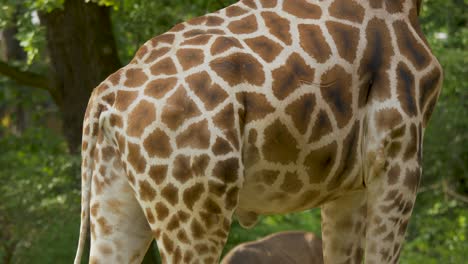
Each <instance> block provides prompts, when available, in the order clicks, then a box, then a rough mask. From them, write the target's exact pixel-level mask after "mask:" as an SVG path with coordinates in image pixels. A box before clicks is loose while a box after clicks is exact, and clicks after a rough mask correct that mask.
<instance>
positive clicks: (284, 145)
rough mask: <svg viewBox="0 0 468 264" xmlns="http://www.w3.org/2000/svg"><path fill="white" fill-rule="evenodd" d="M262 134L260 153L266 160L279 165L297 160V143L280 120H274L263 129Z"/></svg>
mask: <svg viewBox="0 0 468 264" xmlns="http://www.w3.org/2000/svg"><path fill="white" fill-rule="evenodd" d="M264 133H265V135H264V137H265V142H264V144H263V147H262V153H263V156H264V157H265V159H266V160H268V161H272V162H278V163H281V164H288V163H292V162H295V161H296V160H297V158H298V154H299V149H298V146H297V141H296V139H295V138H294V137H293V135H291V133H290V132H289V130H288V128H287V127H286V126H285V125H284V124H283V123H281V121H280V120H275V121H274V122H273V123H272V124H271V125H269V126H268V127H267V128H265V131H264Z"/></svg>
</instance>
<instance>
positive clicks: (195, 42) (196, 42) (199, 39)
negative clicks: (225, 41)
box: [180, 35, 213, 46]
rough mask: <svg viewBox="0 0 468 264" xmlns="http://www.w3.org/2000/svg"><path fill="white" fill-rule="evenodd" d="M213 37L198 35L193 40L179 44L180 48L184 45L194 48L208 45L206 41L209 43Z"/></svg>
mask: <svg viewBox="0 0 468 264" xmlns="http://www.w3.org/2000/svg"><path fill="white" fill-rule="evenodd" d="M212 36H213V35H198V36H196V37H194V38H191V39H186V40H184V41H183V42H182V43H180V45H181V46H186V45H194V46H199V45H200V46H202V45H206V44H208V41H210V39H211V37H212Z"/></svg>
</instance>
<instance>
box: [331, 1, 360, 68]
mask: <svg viewBox="0 0 468 264" xmlns="http://www.w3.org/2000/svg"><path fill="white" fill-rule="evenodd" d="M349 2H351V1H349ZM326 25H327V28H328V32H329V33H330V35H331V36H332V38H333V40H334V43H335V44H336V48H337V49H338V53H339V54H340V56H341V57H342V58H343V59H345V60H347V61H348V62H349V63H353V62H354V60H355V59H356V51H357V47H358V44H359V29H358V28H355V27H353V26H349V25H346V24H343V23H338V22H334V21H327V22H326Z"/></svg>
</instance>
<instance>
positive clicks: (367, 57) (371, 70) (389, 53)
mask: <svg viewBox="0 0 468 264" xmlns="http://www.w3.org/2000/svg"><path fill="white" fill-rule="evenodd" d="M366 36H367V46H366V49H365V51H364V56H363V58H362V60H361V65H360V66H359V70H358V72H359V75H360V79H361V80H363V79H366V78H369V77H368V76H369V75H370V76H371V81H372V88H371V94H370V96H371V97H372V98H375V99H379V100H384V99H387V98H389V97H390V95H391V94H390V85H389V83H390V81H389V76H388V73H387V72H388V69H389V67H390V62H391V58H392V57H393V55H394V50H393V47H392V46H391V45H389V44H390V43H391V37H390V31H389V29H388V27H387V24H386V23H385V21H384V20H382V19H379V18H373V19H371V20H370V21H369V23H368V24H367V28H366Z"/></svg>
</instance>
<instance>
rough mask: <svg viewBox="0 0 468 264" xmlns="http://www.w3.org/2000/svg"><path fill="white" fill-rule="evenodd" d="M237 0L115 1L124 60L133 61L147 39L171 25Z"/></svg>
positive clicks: (118, 40) (115, 14) (116, 26)
mask: <svg viewBox="0 0 468 264" xmlns="http://www.w3.org/2000/svg"><path fill="white" fill-rule="evenodd" d="M234 2H236V1H234V0H195V1H194V0H177V1H174V0H160V1H146V0H124V1H121V4H119V5H115V8H116V10H115V12H114V16H113V21H114V28H115V33H116V34H115V36H116V38H117V43H118V45H119V52H120V54H119V55H120V57H121V59H122V61H124V62H126V61H130V59H131V58H132V57H133V56H134V54H135V52H136V50H137V49H138V48H139V47H140V46H141V45H143V43H144V42H146V41H147V40H149V39H151V38H153V37H155V36H157V35H159V34H161V33H164V32H166V31H168V30H169V29H170V28H171V27H173V26H174V25H176V24H177V23H180V22H182V21H186V20H188V19H190V18H193V17H197V16H200V15H203V14H206V13H208V12H212V11H214V10H218V9H221V8H222V7H224V6H227V5H229V4H231V3H234Z"/></svg>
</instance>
